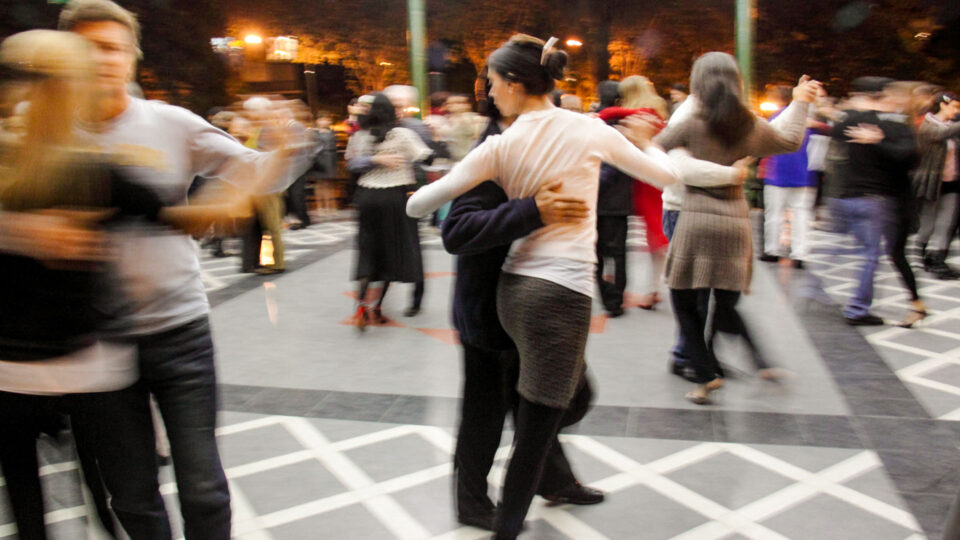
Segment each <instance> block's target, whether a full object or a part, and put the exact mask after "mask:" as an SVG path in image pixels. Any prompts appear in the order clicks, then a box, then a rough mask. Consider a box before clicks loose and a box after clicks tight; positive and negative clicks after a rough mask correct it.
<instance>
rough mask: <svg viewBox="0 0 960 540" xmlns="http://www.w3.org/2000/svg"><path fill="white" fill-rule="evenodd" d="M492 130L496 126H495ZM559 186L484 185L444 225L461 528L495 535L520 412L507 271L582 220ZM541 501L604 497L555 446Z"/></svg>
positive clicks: (580, 397) (582, 398) (577, 404)
mask: <svg viewBox="0 0 960 540" xmlns="http://www.w3.org/2000/svg"><path fill="white" fill-rule="evenodd" d="M493 126H496V124H495V123H493ZM559 188H560V184H559V183H555V184H554V185H551V186H546V187H545V188H544V189H543V190H541V192H540V193H538V194H537V196H536V197H528V198H525V199H514V200H508V199H507V195H506V193H504V192H503V190H502V189H501V188H500V187H499V186H498V185H497V184H495V183H493V182H484V183H483V184H481V185H479V186H477V187H476V188H474V189H473V190H471V191H469V192H467V193H466V194H464V195H462V196H461V197H459V198H458V199H457V200H455V201H454V203H453V207H452V208H451V210H450V214H449V215H448V216H447V219H446V220H444V222H443V243H444V247H446V249H447V251H449V252H450V253H453V254H456V255H459V256H458V257H457V282H456V287H455V289H454V305H453V323H454V326H455V327H456V329H457V330H458V331H459V332H460V341H461V343H462V345H463V360H464V384H463V405H462V410H461V421H460V429H459V433H458V435H457V448H456V452H455V454H454V475H455V487H454V492H455V497H456V501H457V502H456V505H457V518H458V520H459V521H460V523H463V524H466V525H473V526H476V527H480V528H483V529H487V530H492V527H493V518H494V505H493V503H492V502H491V501H490V498H489V496H488V495H487V475H488V474H489V473H490V467H491V466H492V465H493V460H494V455H495V454H496V451H497V448H498V447H499V445H500V437H501V434H502V431H503V423H504V419H505V416H506V414H507V412H508V411H509V410H511V409H513V410H515V407H516V405H517V401H518V399H517V398H518V395H517V391H516V384H517V378H518V376H519V355H518V353H517V349H516V347H515V345H514V344H513V342H512V341H511V340H510V338H509V336H507V333H506V332H505V331H504V329H503V327H502V326H501V325H500V321H499V319H498V317H497V306H496V296H497V295H496V290H497V282H498V280H499V277H500V267H501V266H502V265H503V262H504V260H505V259H506V256H507V252H508V251H509V249H510V244H511V243H512V242H513V241H514V240H517V239H519V238H522V237H524V236H526V235H528V234H530V233H531V232H533V231H534V230H536V229H538V228H540V227H542V226H544V225H545V224H547V223H560V222H570V221H577V220H579V219H583V218H584V217H585V216H586V212H587V208H586V205H585V204H584V202H583V201H579V200H576V199H569V198H566V197H563V196H562V195H560V193H559ZM591 397H592V396H591V391H590V387H589V385H588V384H584V385H583V387H582V389H581V390H580V391H579V392H578V393H577V395H576V396H574V398H573V401H572V402H571V404H570V408H569V409H568V410H567V414H566V417H565V418H564V420H563V422H562V425H564V426H569V425H571V424H574V423H576V422H578V421H579V420H580V419H581V418H583V416H584V415H585V414H586V412H587V409H588V407H589V405H590V400H591ZM537 493H538V494H540V495H542V496H544V497H545V498H546V499H547V500H549V501H551V502H552V503H556V504H562V503H566V504H595V503H599V502H601V501H603V493H602V492H600V491H598V490H595V489H591V488H588V487H585V486H582V485H581V484H580V483H579V482H578V481H577V479H576V476H574V474H573V471H572V470H571V469H570V463H569V462H568V461H567V459H566V457H565V456H564V454H563V449H562V447H561V445H560V442H559V441H557V440H555V441H554V444H553V447H552V449H551V451H550V454H549V455H548V457H547V462H546V465H545V467H544V472H543V475H542V477H541V479H540V484H539V487H538V490H537Z"/></svg>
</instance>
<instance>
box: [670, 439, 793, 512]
mask: <svg viewBox="0 0 960 540" xmlns="http://www.w3.org/2000/svg"><path fill="white" fill-rule="evenodd" d="M667 477H668V478H670V479H671V480H673V481H675V482H677V483H679V484H681V485H683V486H685V487H687V488H688V489H691V490H693V491H695V492H697V493H699V494H701V495H703V496H705V497H707V498H709V499H711V500H713V501H715V502H717V503H719V504H721V505H723V506H725V507H727V508H730V509H731V510H735V509H737V508H740V507H742V506H745V505H747V504H750V503H752V502H754V501H756V500H759V499H761V498H763V497H765V496H767V495H770V494H771V493H774V492H776V491H779V490H781V489H783V488H785V487H787V486H790V485H793V483H794V481H793V480H790V479H788V478H786V477H784V476H782V475H780V474H777V473H775V472H772V471H770V470H768V469H765V468H763V467H761V466H759V465H755V464H753V463H751V462H749V461H746V460H744V459H742V458H740V457H737V456H734V455H732V454H728V453H725V452H724V453H721V454H717V455H715V456H712V457H710V458H707V459H705V460H703V461H700V462H698V463H694V464H693V465H690V466H689V467H684V468H683V469H680V470H678V471H674V472H672V473H670V474H669V475H667Z"/></svg>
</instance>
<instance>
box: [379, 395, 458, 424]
mask: <svg viewBox="0 0 960 540" xmlns="http://www.w3.org/2000/svg"><path fill="white" fill-rule="evenodd" d="M459 419H460V400H459V399H454V398H442V397H423V396H399V397H397V399H396V401H394V402H393V404H392V405H391V406H390V408H389V409H387V411H386V412H385V413H384V414H383V416H382V417H381V418H380V421H381V422H391V423H395V424H420V425H427V426H456V425H457V422H458V421H459Z"/></svg>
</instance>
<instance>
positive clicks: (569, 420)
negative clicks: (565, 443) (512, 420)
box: [494, 377, 592, 538]
mask: <svg viewBox="0 0 960 540" xmlns="http://www.w3.org/2000/svg"><path fill="white" fill-rule="evenodd" d="M591 397H592V390H591V389H590V385H589V384H587V381H586V378H585V377H584V379H583V380H581V384H580V387H579V389H578V391H577V393H576V394H575V395H574V397H573V400H572V401H571V403H570V408H568V409H556V408H553V407H547V406H546V405H540V404H537V403H534V402H532V401H529V400H528V399H526V398H524V397H523V396H520V403H519V405H518V406H517V412H516V424H517V425H516V433H515V435H514V438H513V454H512V455H511V456H510V463H509V464H508V465H507V476H506V478H505V480H504V483H503V497H502V498H501V501H500V508H499V511H498V512H497V517H496V523H494V530H495V531H496V533H497V538H516V537H517V535H519V534H520V531H521V530H522V529H523V520H524V519H525V518H526V517H527V511H529V510H530V503H531V501H533V496H534V495H536V494H537V491H538V487H540V479H541V477H542V475H543V469H544V466H545V464H546V462H547V458H548V456H549V455H550V453H551V452H550V451H551V448H552V446H553V444H554V442H555V441H556V439H557V432H559V431H560V428H562V427H567V426H571V425H573V424H575V423H577V422H579V421H580V420H582V419H583V417H584V416H585V415H586V414H587V411H588V410H589V404H590V400H591Z"/></svg>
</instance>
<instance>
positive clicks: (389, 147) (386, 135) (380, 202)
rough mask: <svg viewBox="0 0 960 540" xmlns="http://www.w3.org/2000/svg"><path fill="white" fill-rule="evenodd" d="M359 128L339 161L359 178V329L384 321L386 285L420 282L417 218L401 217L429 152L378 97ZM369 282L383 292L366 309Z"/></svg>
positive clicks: (356, 271) (356, 273)
mask: <svg viewBox="0 0 960 540" xmlns="http://www.w3.org/2000/svg"><path fill="white" fill-rule="evenodd" d="M360 125H361V127H362V128H363V130H362V131H358V132H357V133H355V134H354V135H353V136H352V137H350V141H349V142H348V143H347V151H346V155H345V157H346V160H347V167H348V168H349V169H350V170H351V171H352V172H354V173H357V174H360V175H361V176H360V180H359V181H358V182H357V192H356V195H355V197H354V202H355V204H356V206H357V210H358V212H359V219H358V221H359V231H358V233H357V248H358V249H357V265H356V268H355V269H354V279H355V280H357V281H358V283H359V286H358V291H357V302H358V307H357V312H356V316H355V323H356V324H357V327H358V328H360V329H361V330H362V329H363V328H364V327H365V326H366V324H367V322H368V320H369V318H371V317H372V319H373V322H374V323H377V324H382V323H384V322H385V321H386V319H385V318H384V316H383V313H382V311H381V306H382V305H383V298H384V296H386V294H387V288H388V287H389V286H390V282H391V281H402V282H405V283H422V282H423V261H422V258H421V254H420V236H419V232H418V230H417V220H415V219H411V218H409V217H407V215H406V213H405V212H404V205H405V204H406V201H407V193H408V192H410V191H412V190H413V189H415V188H416V183H417V180H416V177H415V175H414V171H413V164H414V162H417V161H423V160H426V159H428V158H429V157H430V156H431V155H432V153H433V152H432V151H431V150H430V148H428V147H427V145H425V144H424V143H423V142H422V141H421V140H420V137H419V136H417V134H416V133H414V132H413V131H411V130H409V129H406V128H402V127H398V126H397V116H396V112H395V111H394V108H393V105H392V104H391V103H390V100H389V99H388V98H387V96H385V95H384V94H376V95H374V97H373V102H372V103H371V104H370V110H369V111H368V112H367V114H365V115H363V116H362V117H361V118H360ZM372 281H382V282H383V289H382V291H381V292H380V298H379V300H378V301H377V303H376V304H375V306H374V307H373V309H372V310H370V311H368V308H367V305H366V296H367V287H368V286H369V285H370V282H372ZM422 294H423V292H422V289H420V288H419V287H418V288H417V290H416V292H415V293H414V296H415V297H414V300H413V305H412V306H411V308H409V309H408V310H407V313H408V314H415V312H414V309H413V308H419V301H420V299H419V298H417V295H420V296H422ZM418 310H419V309H417V311H418Z"/></svg>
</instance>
